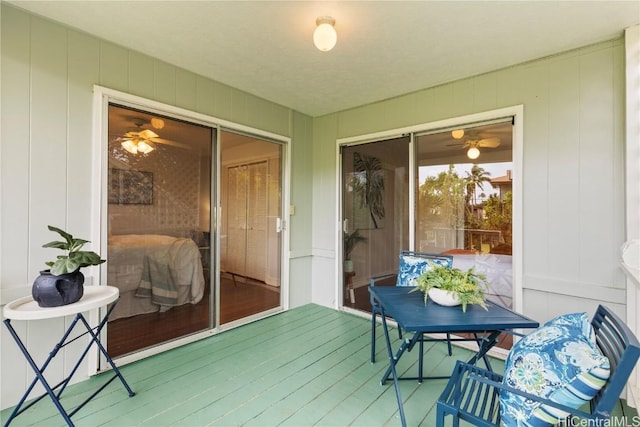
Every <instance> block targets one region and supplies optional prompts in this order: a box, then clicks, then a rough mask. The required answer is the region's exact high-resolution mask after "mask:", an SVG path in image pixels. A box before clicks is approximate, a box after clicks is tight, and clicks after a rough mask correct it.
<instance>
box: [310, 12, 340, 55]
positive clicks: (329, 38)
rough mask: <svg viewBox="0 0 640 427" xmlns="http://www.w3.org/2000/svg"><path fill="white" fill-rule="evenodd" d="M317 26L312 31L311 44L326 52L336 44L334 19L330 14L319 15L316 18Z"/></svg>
mask: <svg viewBox="0 0 640 427" xmlns="http://www.w3.org/2000/svg"><path fill="white" fill-rule="evenodd" d="M316 25H317V28H316V30H315V31H314V32H313V44H315V45H316V47H317V48H318V49H319V50H321V51H322V52H328V51H330V50H331V49H333V47H334V46H335V45H336V42H337V41H338V34H337V33H336V29H335V28H334V26H335V25H336V20H335V19H333V18H332V17H330V16H321V17H319V18H318V19H316Z"/></svg>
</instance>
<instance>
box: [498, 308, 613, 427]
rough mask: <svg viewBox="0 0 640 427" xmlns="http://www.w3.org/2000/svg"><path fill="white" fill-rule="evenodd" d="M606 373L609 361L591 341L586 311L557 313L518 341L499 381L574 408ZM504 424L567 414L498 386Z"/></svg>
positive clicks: (549, 421) (528, 425)
mask: <svg viewBox="0 0 640 427" xmlns="http://www.w3.org/2000/svg"><path fill="white" fill-rule="evenodd" d="M608 378H609V360H608V359H607V357H605V356H603V355H602V354H601V353H600V350H599V349H598V347H597V346H596V343H595V335H594V333H593V328H592V327H591V324H590V323H589V318H588V317H587V313H572V314H567V315H563V316H558V317H556V318H555V319H552V320H550V321H549V322H547V323H545V324H544V325H543V326H542V327H540V328H538V329H537V330H536V331H535V332H533V333H531V334H530V335H528V336H526V337H525V338H523V339H521V340H520V341H518V342H517V343H516V344H515V345H514V346H513V348H512V349H511V351H510V352H509V355H508V356H507V360H506V362H505V374H504V379H503V383H504V384H506V385H508V386H510V387H514V388H517V389H519V390H523V391H525V392H527V393H531V394H534V395H537V396H541V397H545V398H547V399H549V400H551V401H553V402H558V403H562V404H564V405H567V406H570V407H572V408H578V407H580V406H582V405H583V404H584V403H586V402H588V401H589V400H591V399H592V398H593V397H594V396H595V395H596V393H597V392H598V391H599V390H600V389H601V388H602V387H603V386H604V384H605V382H606V381H607V379H608ZM500 413H501V416H502V424H503V425H505V426H522V427H537V426H551V425H554V424H557V423H558V422H559V421H561V420H563V419H564V418H566V416H567V415H568V414H567V413H566V412H564V411H559V410H556V409H554V408H551V407H549V406H548V405H542V404H540V403H539V402H535V401H530V400H526V399H524V398H523V397H520V396H517V395H514V394H513V393H509V392H506V391H504V390H502V391H500Z"/></svg>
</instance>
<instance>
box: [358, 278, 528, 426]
mask: <svg viewBox="0 0 640 427" xmlns="http://www.w3.org/2000/svg"><path fill="white" fill-rule="evenodd" d="M413 289H414V288H412V287H405V286H369V293H371V295H372V296H373V298H375V299H376V300H377V301H378V303H379V304H380V307H381V312H382V316H381V317H382V327H383V329H384V337H385V341H386V346H387V353H388V355H389V367H388V368H387V371H386V372H385V373H384V375H383V376H382V379H381V381H380V382H381V384H384V383H385V382H386V380H387V379H388V378H389V375H391V376H392V377H393V385H394V388H395V392H396V399H397V400H398V409H399V412H400V420H401V422H402V425H403V426H406V419H405V414H404V408H403V405H402V397H401V396H400V388H399V387H398V380H400V379H418V381H422V379H423V378H424V379H434V378H447V377H423V375H422V345H421V346H420V353H421V354H420V355H419V358H420V361H419V363H418V369H419V373H418V377H413V378H398V374H397V372H396V364H397V363H398V361H399V360H400V358H401V357H402V355H403V354H404V353H405V352H406V351H411V349H412V348H413V347H414V346H415V344H416V343H418V342H420V343H421V344H422V342H423V340H424V337H423V335H424V334H437V333H452V334H465V333H470V334H473V335H474V338H472V339H471V340H473V341H476V342H477V343H478V352H477V353H476V354H475V355H474V356H473V357H472V358H471V359H470V360H469V362H468V363H471V364H475V363H476V362H477V361H478V360H480V359H483V360H484V361H485V364H486V365H487V369H489V370H491V365H490V363H489V359H488V358H487V356H486V354H487V352H488V351H489V350H490V349H491V348H492V347H494V346H495V345H496V344H497V342H498V336H499V335H500V334H501V333H503V332H508V333H513V330H514V329H528V328H537V327H538V326H539V323H538V322H537V321H535V320H532V319H530V318H528V317H526V316H523V315H521V314H519V313H516V312H514V311H512V310H509V309H508V308H505V307H502V306H500V305H497V304H494V303H492V302H489V301H487V310H485V309H484V308H482V307H481V306H479V305H471V304H470V305H467V311H466V312H463V311H462V309H461V308H460V307H459V306H457V307H447V306H442V305H438V304H436V303H434V302H433V301H431V299H429V300H428V301H427V303H426V304H425V303H424V296H423V294H422V292H420V291H414V292H411V291H412V290H413ZM387 315H388V316H390V317H392V318H393V319H394V320H395V321H396V323H397V325H398V327H399V328H401V329H402V330H403V331H404V332H405V333H406V335H405V338H404V339H403V340H402V342H401V344H400V347H399V348H398V349H397V351H396V352H395V354H394V352H393V348H392V347H391V339H390V338H389V328H388V326H387V319H386V316H387ZM464 340H466V341H468V340H469V339H464ZM438 341H440V340H438Z"/></svg>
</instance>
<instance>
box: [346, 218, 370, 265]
mask: <svg viewBox="0 0 640 427" xmlns="http://www.w3.org/2000/svg"><path fill="white" fill-rule="evenodd" d="M366 241H367V238H366V237H364V236H363V235H362V234H360V229H359V228H356V229H355V230H353V232H351V233H347V232H345V233H344V271H345V272H347V273H348V272H351V271H353V261H352V260H351V252H353V249H354V248H355V247H356V245H357V244H358V243H360V242H363V243H364V242H366Z"/></svg>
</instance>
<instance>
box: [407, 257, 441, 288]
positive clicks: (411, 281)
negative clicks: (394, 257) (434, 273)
mask: <svg viewBox="0 0 640 427" xmlns="http://www.w3.org/2000/svg"><path fill="white" fill-rule="evenodd" d="M428 261H431V262H432V263H434V264H438V265H444V266H445V267H449V268H451V264H452V263H451V260H450V259H449V258H444V257H443V258H429V257H423V256H418V255H404V254H400V265H399V267H398V278H397V281H396V286H416V280H417V279H418V276H420V275H421V274H422V273H423V272H425V271H426V270H428V269H429V263H428Z"/></svg>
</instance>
